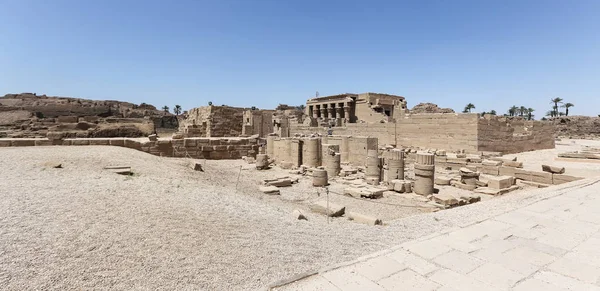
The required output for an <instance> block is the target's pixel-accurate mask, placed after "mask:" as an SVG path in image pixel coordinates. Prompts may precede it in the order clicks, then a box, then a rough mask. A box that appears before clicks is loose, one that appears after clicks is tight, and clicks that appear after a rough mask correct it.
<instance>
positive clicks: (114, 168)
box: [104, 166, 133, 176]
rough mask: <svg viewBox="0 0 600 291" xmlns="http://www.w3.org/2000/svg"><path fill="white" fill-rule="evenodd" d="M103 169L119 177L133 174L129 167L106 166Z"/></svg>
mask: <svg viewBox="0 0 600 291" xmlns="http://www.w3.org/2000/svg"><path fill="white" fill-rule="evenodd" d="M104 169H105V170H108V171H109V172H112V173H115V174H119V175H125V176H129V175H132V174H133V172H131V167H130V166H107V167H104Z"/></svg>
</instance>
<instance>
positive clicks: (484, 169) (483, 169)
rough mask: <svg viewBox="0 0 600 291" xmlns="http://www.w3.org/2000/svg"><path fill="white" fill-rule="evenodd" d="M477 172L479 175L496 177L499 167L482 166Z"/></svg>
mask: <svg viewBox="0 0 600 291" xmlns="http://www.w3.org/2000/svg"><path fill="white" fill-rule="evenodd" d="M479 170H480V171H481V173H483V174H487V175H494V176H498V174H499V173H500V167H499V166H486V165H482V166H481V167H480V169H479Z"/></svg>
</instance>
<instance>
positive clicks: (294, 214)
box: [290, 209, 308, 220]
mask: <svg viewBox="0 0 600 291" xmlns="http://www.w3.org/2000/svg"><path fill="white" fill-rule="evenodd" d="M290 216H291V217H292V218H293V219H295V220H308V218H306V216H305V215H304V214H302V212H301V211H300V210H298V209H296V210H294V211H292V213H290Z"/></svg>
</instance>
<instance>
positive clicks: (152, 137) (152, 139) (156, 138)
mask: <svg viewBox="0 0 600 291" xmlns="http://www.w3.org/2000/svg"><path fill="white" fill-rule="evenodd" d="M148 139H149V140H150V141H157V140H158V135H156V134H151V135H149V136H148Z"/></svg>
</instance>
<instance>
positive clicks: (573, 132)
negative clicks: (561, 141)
mask: <svg viewBox="0 0 600 291" xmlns="http://www.w3.org/2000/svg"><path fill="white" fill-rule="evenodd" d="M548 122H549V123H552V124H553V125H554V126H556V132H557V135H558V136H559V137H570V138H584V139H585V138H598V137H600V117H592V116H561V117H555V118H551V119H550V120H549V121H548Z"/></svg>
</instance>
